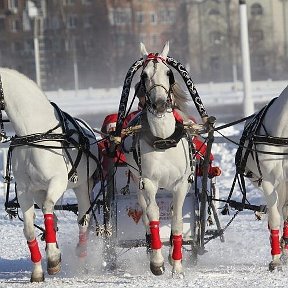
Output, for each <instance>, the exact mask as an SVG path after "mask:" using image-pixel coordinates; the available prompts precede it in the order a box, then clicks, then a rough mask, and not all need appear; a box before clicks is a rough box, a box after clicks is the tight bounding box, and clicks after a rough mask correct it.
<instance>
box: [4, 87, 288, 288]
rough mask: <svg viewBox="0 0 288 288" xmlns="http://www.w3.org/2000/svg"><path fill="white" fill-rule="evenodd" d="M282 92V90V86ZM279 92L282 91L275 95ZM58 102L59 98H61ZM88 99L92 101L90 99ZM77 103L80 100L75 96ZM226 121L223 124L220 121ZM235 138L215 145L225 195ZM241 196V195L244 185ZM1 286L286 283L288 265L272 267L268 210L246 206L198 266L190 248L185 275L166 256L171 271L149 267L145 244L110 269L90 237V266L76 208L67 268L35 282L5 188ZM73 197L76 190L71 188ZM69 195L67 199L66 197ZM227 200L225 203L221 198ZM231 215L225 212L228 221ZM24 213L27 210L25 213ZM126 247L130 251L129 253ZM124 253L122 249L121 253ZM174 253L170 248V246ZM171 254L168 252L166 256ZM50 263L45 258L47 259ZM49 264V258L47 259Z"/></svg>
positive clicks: (63, 227) (68, 228)
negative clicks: (80, 243) (79, 253)
mask: <svg viewBox="0 0 288 288" xmlns="http://www.w3.org/2000/svg"><path fill="white" fill-rule="evenodd" d="M279 92H280V91H279ZM275 96H277V95H275ZM55 102H56V103H57V99H55ZM86 104H87V103H86ZM74 105H77V103H75V102H74ZM219 125H220V124H219ZM241 128H242V127H241V125H238V126H237V127H232V128H229V129H226V130H225V131H222V132H223V133H224V134H225V135H231V134H235V133H239V130H241ZM235 152H236V147H235V146H234V145H233V144H228V143H224V144H223V143H220V144H214V145H213V154H214V156H215V165H219V166H220V167H221V169H222V175H221V176H219V177H218V179H217V187H218V189H219V191H220V197H221V198H223V199H225V198H226V197H227V196H228V193H229V189H230V187H231V184H232V178H233V176H234V172H235V170H234V155H235ZM236 190H237V191H236V194H235V197H236V198H238V199H240V192H239V189H236ZM0 195H1V196H0V206H1V207H2V209H0V235H1V240H0V288H2V287H3V288H4V287H5V288H6V287H11V288H12V287H37V288H38V287H49V288H50V287H51V288H52V287H61V288H62V287H75V288H76V287H104V288H108V287H201V288H204V287H211V288H216V287H225V288H226V287H285V286H287V275H288V268H284V269H283V272H275V273H270V272H269V271H268V263H269V262H270V245H269V234H268V229H267V216H264V217H263V219H262V220H261V221H256V220H255V216H254V215H253V213H252V212H247V211H245V212H241V213H239V215H238V216H237V217H236V218H235V220H234V221H233V222H232V223H231V225H230V226H229V227H228V228H227V230H226V231H225V234H224V236H225V242H224V243H222V242H220V240H219V239H214V240H212V241H211V242H209V243H208V244H207V245H206V250H207V253H205V254H204V255H203V256H199V261H198V264H197V266H193V265H192V263H191V259H190V258H189V256H190V253H189V251H186V250H185V251H184V260H183V265H184V267H185V278H184V279H172V277H171V272H170V266H169V264H168V261H166V272H165V274H164V275H162V276H158V277H156V276H153V275H152V274H151V272H150V270H149V261H148V258H147V255H146V251H145V249H144V248H133V249H131V250H128V251H122V250H120V249H119V250H118V251H117V252H118V253H119V261H118V267H117V269H116V271H114V272H109V273H108V272H105V271H104V269H103V266H102V262H103V261H102V256H101V251H102V248H101V246H102V241H101V239H100V238H97V237H96V236H95V237H94V236H93V235H92V236H91V237H90V243H89V247H90V249H89V250H90V254H89V256H88V259H87V268H88V269H87V271H85V272H83V270H81V269H79V267H78V262H77V258H76V256H75V253H74V248H75V245H76V243H77V237H78V228H77V223H76V220H77V219H76V216H75V215H74V214H73V213H72V212H64V211H57V216H58V218H59V232H58V242H59V245H60V248H61V250H62V271H61V272H60V273H59V274H58V275H56V276H53V277H51V276H48V275H46V279H45V282H44V283H42V284H30V283H29V279H30V271H31V261H30V256H29V251H28V248H27V244H26V240H25V238H24V235H23V232H22V229H23V225H22V222H21V221H20V220H19V219H13V220H9V219H8V218H7V215H6V213H5V211H4V197H3V193H2V191H0ZM66 197H67V199H70V198H71V193H70V192H68V193H67V196H66ZM248 198H249V200H250V202H251V203H252V204H260V203H264V200H263V199H262V196H261V193H260V192H259V191H257V190H255V189H253V188H252V187H251V185H249V187H248ZM65 199H66V198H64V200H63V203H65ZM220 206H221V204H220ZM230 212H231V214H230V215H226V216H223V215H220V221H221V224H222V226H225V225H226V224H227V223H228V222H229V220H230V219H231V217H232V216H233V214H234V213H235V211H233V210H231V211H230ZM20 215H21V213H20ZM37 223H39V224H40V225H42V216H41V214H40V213H39V212H37ZM38 240H39V242H40V249H41V251H42V255H45V252H44V249H45V246H44V243H43V242H41V241H40V237H38ZM186 248H187V247H186ZM124 252H125V253H124ZM120 254H121V255H120ZM164 254H165V255H166V256H167V255H168V249H167V248H164ZM166 259H167V257H166ZM44 263H45V262H44ZM44 267H45V264H44Z"/></svg>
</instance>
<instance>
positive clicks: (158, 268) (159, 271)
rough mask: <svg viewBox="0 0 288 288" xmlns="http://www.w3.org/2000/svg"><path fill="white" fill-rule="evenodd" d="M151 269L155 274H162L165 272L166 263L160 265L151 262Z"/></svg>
mask: <svg viewBox="0 0 288 288" xmlns="http://www.w3.org/2000/svg"><path fill="white" fill-rule="evenodd" d="M150 270H151V272H152V273H153V274H154V275H155V276H160V275H162V274H164V272H165V267H164V263H162V264H161V265H160V266H159V265H155V264H153V263H150Z"/></svg>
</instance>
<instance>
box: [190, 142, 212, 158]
mask: <svg viewBox="0 0 288 288" xmlns="http://www.w3.org/2000/svg"><path fill="white" fill-rule="evenodd" d="M193 144H194V145H195V149H196V151H197V152H198V153H197V154H196V158H197V159H200V158H201V155H202V156H204V155H205V154H206V149H207V145H206V144H205V143H203V142H202V141H201V140H200V139H198V138H197V137H194V138H193ZM199 153H200V155H199ZM213 160H214V156H213V154H212V153H211V154H210V161H213Z"/></svg>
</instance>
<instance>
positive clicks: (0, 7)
mask: <svg viewBox="0 0 288 288" xmlns="http://www.w3.org/2000/svg"><path fill="white" fill-rule="evenodd" d="M4 8H5V7H4V0H0V9H4Z"/></svg>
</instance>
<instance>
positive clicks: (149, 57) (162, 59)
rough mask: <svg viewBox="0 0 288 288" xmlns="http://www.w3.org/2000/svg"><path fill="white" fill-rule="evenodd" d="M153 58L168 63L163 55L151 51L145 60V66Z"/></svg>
mask: <svg viewBox="0 0 288 288" xmlns="http://www.w3.org/2000/svg"><path fill="white" fill-rule="evenodd" d="M151 60H153V61H157V62H160V61H161V62H163V63H166V59H164V58H163V57H162V56H159V55H158V54H154V53H149V54H148V55H147V58H146V60H145V62H144V66H145V65H147V62H149V61H151Z"/></svg>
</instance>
